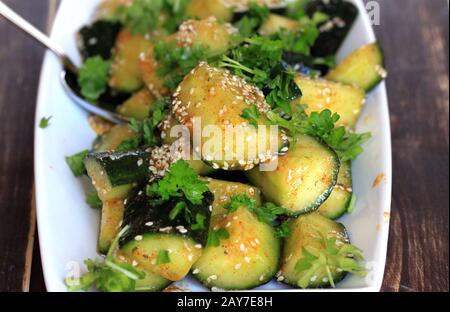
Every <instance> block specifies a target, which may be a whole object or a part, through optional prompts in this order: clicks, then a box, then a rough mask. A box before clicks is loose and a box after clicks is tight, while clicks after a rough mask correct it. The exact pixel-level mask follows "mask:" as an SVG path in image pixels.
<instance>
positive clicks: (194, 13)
mask: <svg viewBox="0 0 450 312" xmlns="http://www.w3.org/2000/svg"><path fill="white" fill-rule="evenodd" d="M186 13H187V15H188V16H191V17H196V18H200V19H202V18H207V17H210V16H214V17H216V18H217V19H218V20H220V21H223V22H229V21H231V19H232V18H233V10H232V7H231V6H229V5H226V4H225V2H224V1H223V0H208V1H204V0H190V1H189V4H188V6H187V8H186Z"/></svg>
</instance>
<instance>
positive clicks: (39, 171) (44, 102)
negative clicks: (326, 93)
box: [35, 0, 392, 291]
mask: <svg viewBox="0 0 450 312" xmlns="http://www.w3.org/2000/svg"><path fill="white" fill-rule="evenodd" d="M353 2H354V3H355V4H356V5H357V6H358V8H359V11H360V13H361V14H360V15H359V18H358V20H357V22H356V24H355V25H354V27H353V29H352V31H351V33H350V35H349V36H348V38H347V39H346V41H345V43H344V45H343V47H342V49H341V51H340V53H339V58H342V57H343V56H345V55H346V54H348V53H349V52H351V51H352V50H354V49H355V48H357V47H359V46H360V45H362V44H365V43H369V42H373V41H375V36H374V33H373V30H372V28H371V25H370V21H369V18H368V16H367V14H366V12H365V8H364V4H363V3H362V1H360V0H354V1H353ZM97 3H98V0H78V1H68V0H63V1H61V5H60V8H59V10H58V14H57V16H56V19H55V22H54V26H53V30H52V33H51V38H52V39H53V40H55V41H56V42H59V43H60V44H61V45H62V46H63V47H64V49H65V50H66V52H67V53H68V54H69V55H70V56H71V57H72V58H73V59H74V60H79V56H78V52H77V49H76V44H75V39H74V34H75V33H76V31H77V30H78V29H79V28H80V27H81V26H82V25H83V24H85V23H87V22H88V21H89V20H90V18H91V15H92V12H93V10H94V7H95V6H96V4H97ZM60 70H61V68H60V65H59V63H58V61H57V59H56V58H55V57H54V56H53V55H51V54H50V53H47V54H46V56H45V59H44V63H43V67H42V73H41V79H40V86H39V96H38V101H37V112H36V125H35V131H36V134H35V179H36V181H35V182H36V204H37V220H38V229H39V240H40V248H41V257H42V266H43V270H44V276H45V283H46V286H47V290H48V291H65V290H66V287H65V285H64V282H63V280H64V277H65V276H66V274H67V273H68V271H70V270H77V269H79V268H80V267H81V269H82V270H83V269H84V266H83V260H84V259H86V258H95V257H97V254H96V244H97V233H98V225H99V212H98V211H96V210H93V209H91V208H89V207H88V205H87V204H86V203H85V189H86V188H87V186H88V181H87V179H75V178H74V177H73V175H72V173H71V171H70V169H69V168H68V167H67V165H66V163H65V160H64V157H65V156H67V155H72V154H73V153H75V152H78V151H80V150H84V149H87V148H89V147H90V146H91V143H92V141H93V140H94V138H95V135H94V133H93V132H92V131H91V129H90V128H89V125H88V122H87V113H86V112H84V111H83V110H81V109H80V108H79V107H77V106H76V105H75V104H74V103H72V102H71V101H70V99H69V98H68V97H67V95H66V94H65V93H64V90H63V89H62V87H61V84H60V82H59V74H60ZM44 116H53V118H52V119H51V125H50V127H48V128H47V129H45V130H43V129H40V128H39V127H38V124H39V120H40V118H41V117H44ZM357 130H358V131H360V132H366V131H370V132H372V134H373V138H372V139H371V140H370V141H369V142H368V143H367V144H365V146H364V148H365V152H364V154H362V155H361V156H360V157H359V158H358V159H357V160H356V161H355V162H354V164H353V173H354V190H355V193H356V195H357V197H358V202H357V207H356V210H355V212H354V213H353V214H351V215H348V216H346V217H344V218H343V219H342V222H343V223H344V224H345V226H346V227H347V229H348V230H349V233H350V236H351V239H352V242H353V243H354V244H355V245H357V246H359V247H361V248H362V249H363V251H364V254H365V256H366V260H367V267H368V269H369V270H370V273H369V274H368V276H367V277H366V278H358V277H355V276H351V277H347V278H346V279H345V280H344V281H343V282H341V283H339V284H338V288H337V289H334V290H333V289H332V290H320V291H378V290H379V289H380V287H381V283H382V280H383V273H384V266H385V261H386V248H387V240H388V230H389V212H390V204H391V181H392V180H391V177H392V168H391V139H390V127H389V112H388V103H387V97H386V89H385V84H384V83H382V84H380V85H379V86H378V87H377V88H376V89H375V90H374V91H373V92H372V93H371V94H370V95H369V98H368V101H367V104H366V106H365V108H364V111H363V113H362V116H361V119H360V121H359V123H358V125H357ZM377 177H384V178H383V179H381V183H380V184H379V185H378V186H377V187H373V183H374V180H375V179H376V178H377ZM184 287H188V288H189V289H191V290H196V291H197V290H198V291H201V290H206V289H205V288H203V287H202V286H201V285H200V284H199V283H198V282H195V281H194V280H192V279H190V278H188V279H186V280H185V282H184ZM258 290H285V291H286V290H287V291H302V290H294V289H290V288H288V287H286V286H284V285H281V284H279V283H276V282H271V283H269V284H267V285H265V286H263V287H260V288H258Z"/></svg>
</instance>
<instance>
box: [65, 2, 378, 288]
mask: <svg viewBox="0 0 450 312" xmlns="http://www.w3.org/2000/svg"><path fill="white" fill-rule="evenodd" d="M283 4H284V5H283ZM357 15H358V10H357V8H356V7H355V6H354V5H353V4H351V3H349V2H346V1H343V0H327V1H322V0H297V1H288V3H287V4H286V3H283V2H282V1H255V0H254V1H237V0H228V1H227V0H208V1H206V0H104V1H102V2H101V3H100V4H99V6H98V7H97V10H96V12H95V15H94V16H95V18H94V19H93V21H92V22H91V24H89V25H86V26H84V27H83V28H82V29H80V30H79V32H78V33H77V43H78V47H79V50H80V54H81V56H82V58H83V65H82V66H81V68H80V71H79V75H78V77H77V84H78V86H79V90H80V94H82V96H83V97H84V98H86V99H87V100H89V101H91V102H94V103H97V105H99V106H101V107H103V108H107V109H109V110H111V111H113V112H115V113H117V114H120V115H121V116H123V117H124V119H126V120H127V121H128V122H127V123H124V124H117V125H116V124H112V123H110V122H108V121H105V120H103V119H101V118H99V117H95V116H91V117H89V121H90V124H91V126H92V129H93V131H95V133H96V134H97V139H96V140H95V141H94V143H93V146H92V147H87V149H86V150H85V151H81V152H79V153H77V154H75V155H72V156H68V157H66V161H67V163H68V165H69V167H70V169H71V170H72V172H73V174H74V175H75V176H76V177H79V178H80V179H81V178H83V179H89V181H90V182H91V183H92V188H91V191H89V192H88V193H87V194H86V202H87V203H88V204H89V205H90V206H91V207H92V208H93V209H98V210H99V214H100V215H101V222H100V230H99V236H98V253H99V254H100V255H99V257H98V259H87V260H86V261H85V265H86V269H85V270H84V272H85V273H84V274H82V275H81V276H68V277H67V278H66V280H65V283H66V285H67V287H68V290H70V291H79V290H84V291H87V290H89V289H94V288H96V289H98V290H100V291H106V292H129V291H164V290H165V289H167V287H169V286H170V285H171V284H172V283H174V282H177V281H182V280H183V279H184V278H185V277H187V276H188V275H189V276H191V277H193V278H195V279H197V280H198V281H199V282H201V283H202V284H203V285H204V286H205V287H207V288H208V289H210V290H213V291H214V290H215V291H217V290H250V289H254V288H256V287H259V286H261V285H264V284H266V283H268V282H269V281H272V280H275V281H277V282H279V283H284V284H287V285H289V286H291V287H292V288H301V289H305V288H329V287H337V286H338V283H339V282H340V281H342V280H343V279H344V278H345V277H346V276H347V275H349V274H354V275H357V276H359V277H361V278H364V276H365V275H366V274H367V272H366V269H365V265H364V258H363V251H362V250H360V249H359V248H358V247H357V246H354V245H352V244H351V242H350V237H349V234H348V233H347V231H346V229H345V227H344V225H342V224H341V223H339V222H338V221H337V220H338V219H339V218H340V217H342V216H343V215H344V214H346V213H351V212H352V210H353V209H354V207H355V203H356V196H355V194H353V191H352V170H351V167H352V166H351V164H352V161H353V160H354V159H355V158H357V157H358V155H359V154H361V153H362V152H363V148H362V144H363V143H364V142H366V141H367V140H370V138H371V134H370V133H355V132H354V127H355V125H356V122H357V121H358V118H359V116H360V113H361V110H362V108H363V106H364V103H365V99H366V96H367V94H368V93H369V92H370V91H371V90H372V89H373V88H375V87H376V86H377V85H378V83H380V82H381V81H382V80H383V79H384V78H385V77H386V71H385V69H384V60H383V54H382V51H381V49H380V47H379V45H378V44H377V43H376V42H375V43H371V44H368V45H365V46H362V47H360V48H358V49H357V50H355V51H354V52H353V53H351V54H349V55H348V56H347V57H346V58H345V59H344V60H343V61H342V62H340V63H336V61H335V55H336V53H337V51H338V50H339V48H340V46H341V44H342V42H343V40H344V39H345V38H346V36H347V34H348V32H349V31H350V30H351V28H352V25H353V23H354V21H355V19H356V18H357ZM230 128H231V129H234V130H236V129H239V131H241V130H242V133H244V135H243V136H241V137H240V136H239V135H238V134H237V132H235V133H234V134H235V135H234V136H233V135H231V137H230V136H229V131H228V130H229V129H230ZM236 131H237V130H236ZM232 134H233V132H232ZM211 136H212V137H215V139H214V140H213V139H210V138H211ZM238 138H241V140H239V139H238ZM208 139H210V140H209V141H208ZM205 141H206V142H205ZM252 142H254V143H255V142H257V144H256V143H255V144H254V145H252V144H251V143H252ZM255 146H257V151H256V152H255V151H253V148H252V147H255Z"/></svg>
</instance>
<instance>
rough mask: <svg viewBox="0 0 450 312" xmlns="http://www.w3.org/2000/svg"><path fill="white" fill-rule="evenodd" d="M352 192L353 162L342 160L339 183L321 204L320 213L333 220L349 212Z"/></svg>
mask: <svg viewBox="0 0 450 312" xmlns="http://www.w3.org/2000/svg"><path fill="white" fill-rule="evenodd" d="M352 194H353V190H352V170H351V163H350V161H346V162H341V169H340V170H339V175H338V180H337V184H336V186H335V187H334V189H333V192H331V195H330V197H328V199H327V200H326V201H325V202H324V203H323V204H322V206H320V208H319V210H318V211H319V213H320V214H321V215H323V216H325V217H327V218H329V219H332V220H336V219H339V218H340V217H342V216H343V215H344V214H345V213H346V212H347V208H348V205H349V204H350V200H351V198H352Z"/></svg>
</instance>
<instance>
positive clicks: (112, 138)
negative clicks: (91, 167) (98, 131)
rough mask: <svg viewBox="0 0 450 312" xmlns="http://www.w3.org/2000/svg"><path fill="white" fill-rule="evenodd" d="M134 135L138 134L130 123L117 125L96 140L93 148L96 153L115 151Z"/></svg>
mask: <svg viewBox="0 0 450 312" xmlns="http://www.w3.org/2000/svg"><path fill="white" fill-rule="evenodd" d="M133 137H137V134H136V133H135V132H133V131H131V130H130V129H129V127H128V125H117V126H114V127H113V128H112V129H111V130H110V131H108V132H106V133H104V134H102V135H101V136H99V137H98V138H97V139H96V140H95V142H94V146H93V150H94V152H95V153H101V152H113V151H114V150H116V149H117V148H118V147H119V145H120V144H122V143H123V141H124V140H125V139H128V138H133Z"/></svg>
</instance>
